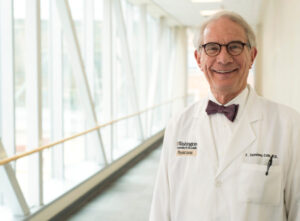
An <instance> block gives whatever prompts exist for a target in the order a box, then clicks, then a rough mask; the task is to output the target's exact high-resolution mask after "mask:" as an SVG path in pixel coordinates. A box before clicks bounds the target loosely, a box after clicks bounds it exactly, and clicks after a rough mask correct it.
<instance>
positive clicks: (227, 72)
mask: <svg viewBox="0 0 300 221" xmlns="http://www.w3.org/2000/svg"><path fill="white" fill-rule="evenodd" d="M232 71H234V70H231V71H216V72H218V73H229V72H232Z"/></svg>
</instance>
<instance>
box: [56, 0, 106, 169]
mask: <svg viewBox="0 0 300 221" xmlns="http://www.w3.org/2000/svg"><path fill="white" fill-rule="evenodd" d="M56 5H57V9H58V12H59V13H58V14H59V16H60V21H61V24H62V27H63V30H64V34H65V35H66V39H67V42H66V43H67V48H68V52H69V54H70V62H71V64H72V68H73V73H74V76H75V80H76V86H77V90H78V91H77V92H78V94H79V95H80V97H79V98H80V100H81V104H82V107H83V108H84V110H85V112H86V115H87V116H89V118H88V121H89V122H90V124H91V125H96V124H98V120H97V115H96V112H95V107H94V103H93V100H92V95H91V91H90V87H89V84H88V80H87V76H86V72H85V69H84V63H83V59H82V55H81V53H80V48H79V43H78V40H77V35H76V30H75V26H74V23H73V20H72V16H71V12H70V7H69V5H68V1H67V0H56ZM96 134H97V140H96V141H97V142H98V143H99V146H100V149H101V151H102V156H103V161H104V163H105V165H107V158H106V153H105V149H104V145H103V142H102V136H101V132H100V131H99V130H97V131H96ZM99 152H100V150H99Z"/></svg>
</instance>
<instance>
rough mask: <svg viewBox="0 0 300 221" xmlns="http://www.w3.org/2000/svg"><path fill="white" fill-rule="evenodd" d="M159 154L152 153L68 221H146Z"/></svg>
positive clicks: (155, 151) (157, 152) (157, 150)
mask: <svg viewBox="0 0 300 221" xmlns="http://www.w3.org/2000/svg"><path fill="white" fill-rule="evenodd" d="M160 151H161V147H159V148H157V149H155V150H154V151H153V152H151V153H150V154H149V155H148V156H147V157H146V158H144V159H143V160H142V161H140V162H139V163H138V164H136V165H135V166H134V167H133V168H131V169H130V170H128V171H127V172H126V173H125V174H124V175H123V176H122V177H120V178H119V179H118V180H116V181H115V182H114V183H113V184H112V185H111V186H110V187H108V188H107V189H106V190H105V191H104V192H102V193H101V194H100V195H99V196H97V197H95V198H94V199H93V200H92V201H90V202H89V203H88V204H87V205H85V206H84V207H83V208H81V209H80V210H79V211H78V212H77V213H75V214H73V216H72V217H70V218H69V219H68V220H69V221H81V220H84V221H85V220H88V221H144V220H145V221H146V220H148V216H149V210H150V204H151V198H152V191H153V185H154V181H155V176H156V172H157V169H158V163H159V157H160Z"/></svg>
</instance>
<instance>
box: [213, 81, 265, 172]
mask: <svg viewBox="0 0 300 221" xmlns="http://www.w3.org/2000/svg"><path fill="white" fill-rule="evenodd" d="M248 87H249V88H250V93H249V98H248V101H247V103H246V106H245V109H244V112H243V114H242V116H241V122H240V123H239V125H238V127H236V129H235V131H234V132H233V135H232V139H231V141H230V142H229V145H228V147H227V148H226V152H225V155H224V159H223V161H221V162H220V167H219V168H218V172H217V174H216V176H219V175H220V174H221V173H222V172H223V171H224V170H225V169H226V168H227V167H228V166H229V165H230V164H231V163H232V162H233V161H234V160H235V158H237V157H238V156H240V154H241V153H243V152H244V151H245V149H247V148H248V147H250V146H251V144H252V143H253V142H255V140H256V139H257V135H258V133H259V131H258V130H259V128H260V127H259V126H255V124H258V123H261V121H262V119H263V116H262V107H261V103H260V98H259V97H258V95H257V94H256V93H255V91H254V90H253V89H252V88H251V87H250V86H248Z"/></svg>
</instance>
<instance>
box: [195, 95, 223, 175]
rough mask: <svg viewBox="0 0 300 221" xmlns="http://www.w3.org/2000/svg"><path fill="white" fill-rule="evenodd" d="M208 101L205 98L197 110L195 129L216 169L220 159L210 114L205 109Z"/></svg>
mask: <svg viewBox="0 0 300 221" xmlns="http://www.w3.org/2000/svg"><path fill="white" fill-rule="evenodd" d="M207 102H208V100H204V101H203V102H202V104H201V105H200V108H199V109H198V111H197V116H196V118H197V127H196V130H195V131H196V133H197V134H198V136H197V142H198V144H199V147H200V148H204V151H205V152H206V153H207V154H208V156H209V157H210V158H211V162H212V163H213V164H214V165H213V167H214V169H215V171H216V170H217V168H218V163H219V161H218V155H217V150H216V145H215V142H214V139H213V134H212V127H211V123H210V120H209V116H208V115H207V113H206V111H205V109H206V106H207Z"/></svg>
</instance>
